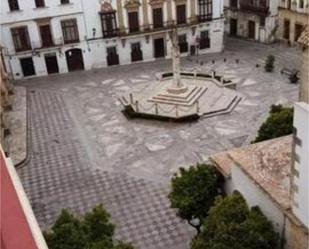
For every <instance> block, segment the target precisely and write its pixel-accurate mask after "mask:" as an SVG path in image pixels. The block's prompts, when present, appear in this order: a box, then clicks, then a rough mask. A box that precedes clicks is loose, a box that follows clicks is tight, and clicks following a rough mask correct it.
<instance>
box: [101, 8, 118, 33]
mask: <svg viewBox="0 0 309 249" xmlns="http://www.w3.org/2000/svg"><path fill="white" fill-rule="evenodd" d="M100 15H101V25H102V32H103V38H110V37H115V36H117V35H118V28H117V22H116V14H115V12H108V13H100Z"/></svg>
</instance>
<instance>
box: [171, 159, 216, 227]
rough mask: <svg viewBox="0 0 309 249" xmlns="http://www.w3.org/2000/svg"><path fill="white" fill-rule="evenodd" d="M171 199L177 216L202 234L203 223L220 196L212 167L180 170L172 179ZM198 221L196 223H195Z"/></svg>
mask: <svg viewBox="0 0 309 249" xmlns="http://www.w3.org/2000/svg"><path fill="white" fill-rule="evenodd" d="M171 184H172V190H171V192H170V194H169V196H168V197H169V199H170V202H171V207H172V208H177V215H178V216H179V217H181V218H182V219H185V220H187V221H188V222H189V224H190V225H192V226H193V227H195V228H196V229H197V231H198V232H200V226H201V221H202V220H203V219H204V218H205V217H207V215H208V210H209V208H210V207H211V206H212V205H213V203H214V200H215V197H216V196H217V195H218V184H217V176H216V172H215V170H214V169H213V167H212V166H210V165H207V164H197V165H196V166H191V167H190V168H189V169H184V168H180V170H179V173H178V174H176V175H174V177H173V178H172V182H171ZM194 221H196V222H194Z"/></svg>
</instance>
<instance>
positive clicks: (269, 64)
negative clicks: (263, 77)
mask: <svg viewBox="0 0 309 249" xmlns="http://www.w3.org/2000/svg"><path fill="white" fill-rule="evenodd" d="M274 63H275V56H273V55H272V54H270V55H268V56H267V58H266V61H265V66H264V68H265V71H266V72H272V71H273V70H274Z"/></svg>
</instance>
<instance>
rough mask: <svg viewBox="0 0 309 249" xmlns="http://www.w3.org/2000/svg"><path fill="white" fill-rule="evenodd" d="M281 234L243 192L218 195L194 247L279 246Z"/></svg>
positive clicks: (243, 248)
mask: <svg viewBox="0 0 309 249" xmlns="http://www.w3.org/2000/svg"><path fill="white" fill-rule="evenodd" d="M278 245H279V236H278V234H277V233H276V232H274V230H273V226H272V223H271V222H270V221H268V220H267V218H266V217H265V216H264V215H263V213H262V212H261V210H260V209H259V208H258V207H253V208H251V209H250V208H249V207H248V205H247V203H246V201H245V200H244V199H243V197H242V196H241V195H240V194H233V195H230V196H226V197H225V198H223V197H217V199H216V202H215V205H214V206H213V207H212V208H211V209H210V210H209V215H208V217H207V218H206V219H205V220H204V222H203V226H202V232H201V233H200V234H198V235H197V236H196V237H195V238H194V239H193V240H192V242H191V249H276V248H278Z"/></svg>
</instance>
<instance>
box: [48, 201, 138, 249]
mask: <svg viewBox="0 0 309 249" xmlns="http://www.w3.org/2000/svg"><path fill="white" fill-rule="evenodd" d="M114 231H115V225H114V224H112V223H111V222H110V214H109V213H108V212H107V211H106V210H105V209H104V208H103V206H102V205H98V206H96V207H94V208H93V209H92V211H90V212H88V213H86V214H85V215H84V217H82V218H77V217H75V216H74V215H73V214H72V213H70V212H69V211H68V210H62V212H61V214H60V216H59V217H58V219H57V221H56V222H55V224H54V225H53V226H52V227H51V229H50V230H49V231H46V232H44V237H45V239H46V242H47V245H48V247H49V249H134V248H133V246H132V245H131V244H128V243H125V242H122V241H117V242H115V241H114V240H113V235H114Z"/></svg>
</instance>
